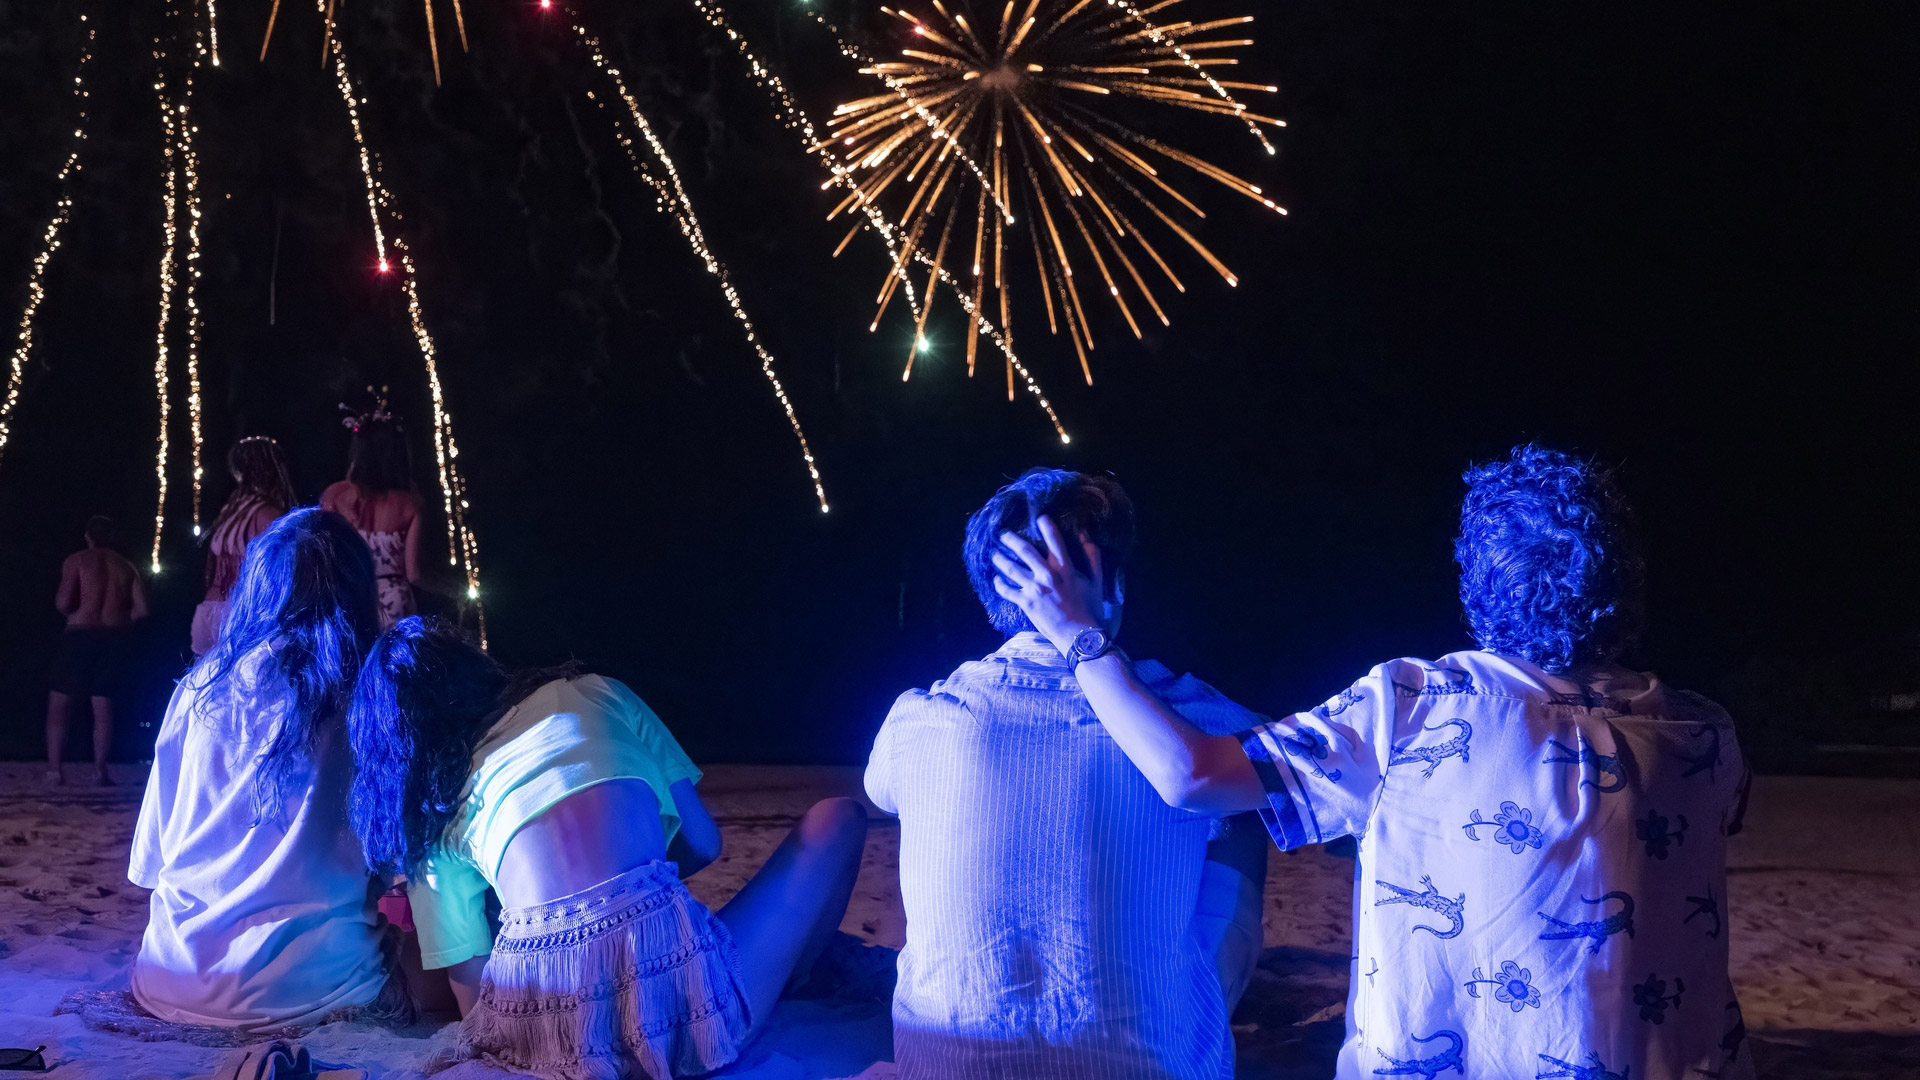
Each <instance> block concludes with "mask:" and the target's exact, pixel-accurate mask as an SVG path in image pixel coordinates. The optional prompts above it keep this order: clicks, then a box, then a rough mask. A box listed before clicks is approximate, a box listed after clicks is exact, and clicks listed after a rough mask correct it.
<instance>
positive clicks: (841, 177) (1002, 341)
mask: <svg viewBox="0 0 1920 1080" xmlns="http://www.w3.org/2000/svg"><path fill="white" fill-rule="evenodd" d="M693 6H694V8H695V9H697V10H698V11H699V12H700V14H701V15H702V16H704V17H705V18H706V20H707V23H708V24H709V25H710V26H712V27H713V28H714V29H715V30H718V31H720V32H721V33H724V34H726V35H727V39H728V40H729V41H731V42H732V43H733V46H734V49H735V50H736V51H737V52H738V53H739V54H740V57H741V59H743V60H745V61H746V64H747V73H748V75H749V76H750V77H752V79H753V81H754V82H755V83H756V84H757V85H759V86H760V88H761V89H763V90H765V91H766V92H767V94H768V96H769V97H770V98H772V100H773V105H774V114H775V116H776V118H777V119H778V120H779V121H780V123H781V125H782V126H784V127H786V128H787V129H788V130H790V131H793V132H794V133H796V134H797V135H799V136H800V138H801V140H802V146H803V148H805V149H806V151H807V152H808V153H809V154H817V155H818V156H819V158H820V161H821V164H822V165H824V166H825V167H826V169H827V171H828V172H829V173H830V174H831V175H830V177H829V179H828V180H827V182H826V183H825V184H822V185H821V187H822V188H823V189H824V188H828V187H836V186H837V187H844V188H846V189H848V190H855V184H854V180H853V174H852V173H851V172H850V171H849V170H848V169H846V168H845V167H844V166H842V165H841V164H840V162H839V161H838V160H836V159H835V158H834V157H833V155H832V154H828V153H823V152H822V151H823V150H824V147H823V146H822V144H821V140H820V136H819V132H818V128H816V127H815V125H814V122H813V120H812V118H811V117H809V116H808V115H807V113H806V110H804V109H802V108H801V107H800V105H799V103H798V102H797V101H796V100H795V99H794V96H793V94H792V93H791V92H790V91H789V90H788V89H787V85H786V83H785V82H784V81H782V80H781V78H780V76H779V75H776V74H775V73H774V72H773V69H772V68H770V67H768V66H767V64H766V63H765V62H764V61H762V60H761V59H760V57H759V56H758V55H756V54H755V53H754V51H753V49H752V47H751V46H749V45H748V44H747V39H746V37H745V36H744V35H743V34H742V33H741V32H740V31H739V30H738V29H737V28H736V27H735V26H734V25H733V22H732V20H731V19H729V18H728V17H727V13H726V10H725V9H724V8H722V7H721V6H720V5H719V3H718V2H717V0H693ZM815 17H816V18H818V16H817V15H816V16H815ZM821 21H822V25H825V26H826V27H827V29H829V30H830V31H832V32H834V33H835V34H836V36H837V35H838V30H837V29H835V28H834V27H833V26H832V25H831V24H828V23H825V22H824V20H821ZM842 47H843V48H848V49H850V47H849V46H845V45H844V44H843V46H842ZM858 209H859V211H860V212H861V214H862V215H863V216H864V217H865V218H866V219H867V226H868V229H869V231H871V232H872V233H873V234H874V235H876V236H878V237H880V239H881V241H882V242H883V243H885V244H886V247H887V257H888V259H889V261H890V263H895V262H897V261H898V259H899V241H900V238H899V235H898V233H897V231H896V230H895V229H894V227H893V226H892V225H891V224H890V223H889V222H888V221H887V218H886V215H884V214H882V213H881V212H880V210H879V208H878V207H877V206H875V205H874V204H873V203H872V202H870V201H863V202H861V203H859V205H858ZM855 231H856V232H857V231H858V229H856V230H855ZM853 236H854V233H853V232H849V233H848V234H847V236H846V238H845V239H843V240H842V241H841V242H840V249H841V250H844V249H845V248H846V246H847V243H848V242H849V241H851V240H852V239H853ZM834 254H836V255H837V254H839V251H835V252H834ZM920 261H921V262H923V263H924V262H926V261H927V259H926V257H925V256H924V255H922V256H921V257H920ZM937 272H938V276H939V280H940V281H941V282H942V283H944V284H946V285H947V286H948V287H949V288H951V289H952V290H953V291H954V295H955V296H956V297H958V298H959V300H960V304H961V307H962V308H963V309H964V310H965V311H966V312H967V314H968V316H969V318H970V322H972V323H973V324H975V325H970V326H969V331H970V332H969V334H968V340H967V374H969V375H971V374H973V365H974V352H975V349H976V348H977V346H978V343H979V338H980V336H982V335H984V336H985V337H987V338H988V340H990V341H992V342H993V344H994V346H995V347H996V348H998V349H999V350H1000V352H1001V354H1002V355H1003V356H1005V357H1006V361H1007V364H1006V368H1007V400H1008V401H1012V400H1014V375H1015V373H1016V372H1017V373H1018V374H1019V377H1020V380H1021V382H1022V384H1023V385H1024V386H1025V387H1026V388H1027V391H1028V392H1029V393H1030V394H1032V395H1033V399H1034V400H1035V401H1036V402H1038V403H1039V405H1040V409H1041V411H1042V412H1044V413H1046V414H1047V420H1048V422H1050V423H1051V424H1052V425H1053V430H1054V432H1055V433H1056V434H1058V435H1059V436H1060V441H1061V442H1062V443H1070V442H1072V441H1073V439H1072V437H1071V436H1069V435H1068V434H1067V429H1066V428H1065V427H1063V426H1061V423H1060V417H1059V414H1057V413H1055V412H1054V409H1053V403H1052V402H1050V401H1048V400H1047V395H1046V393H1045V391H1043V390H1041V389H1040V384H1039V382H1038V381H1036V380H1035V379H1034V377H1033V373H1032V372H1030V371H1028V370H1027V366H1026V365H1025V364H1023V363H1021V362H1020V358H1019V357H1018V356H1017V355H1015V354H1014V351H1013V341H1012V339H1011V336H1010V335H1007V334H1003V333H1002V332H1001V331H1000V330H998V329H996V328H995V327H994V325H993V323H992V322H991V321H990V320H989V319H987V317H986V315H985V314H984V313H983V312H980V310H979V306H978V305H977V304H975V303H974V302H973V301H972V300H971V299H970V298H969V295H968V292H967V291H966V290H964V289H962V288H961V286H960V283H959V282H957V281H955V280H954V279H953V278H952V276H951V275H949V274H947V273H946V272H945V271H944V270H939V271H937ZM901 290H902V291H903V292H904V293H905V294H906V298H907V306H908V308H909V309H910V310H912V312H913V314H914V318H915V320H916V323H917V322H918V321H919V317H920V313H921V308H920V300H919V297H918V295H917V292H916V290H915V289H914V287H913V283H912V282H911V281H908V280H905V279H902V281H901ZM976 325H977V332H974V330H975V326H976ZM919 340H922V339H920V338H918V337H916V342H918V341H919Z"/></svg>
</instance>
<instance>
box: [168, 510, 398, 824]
mask: <svg viewBox="0 0 1920 1080" xmlns="http://www.w3.org/2000/svg"><path fill="white" fill-rule="evenodd" d="M379 629H380V619H379V614H378V603H377V601H376V599H375V594H374V579H373V556H372V554H371V553H369V552H368V551H367V544H366V541H364V540H362V539H361V538H360V534H359V533H358V532H355V531H354V528H353V526H352V525H349V524H348V523H347V520H346V519H345V518H343V517H341V516H340V515H338V514H334V513H330V512H328V511H325V510H320V509H317V508H314V507H307V508H305V509H301V510H295V511H293V512H292V513H290V514H287V515H285V516H283V517H281V518H279V519H278V520H276V521H274V523H273V524H272V525H271V526H269V527H268V528H267V531H266V532H264V533H261V534H260V535H259V536H257V537H255V538H254V540H253V542H252V543H250V544H248V545H247V557H246V561H245V562H243V563H242V564H241V567H240V577H239V580H238V581H236V582H235V583H234V587H233V591H232V592H231V593H229V594H228V608H227V618H226V622H225V624H224V625H223V626H222V628H221V630H220V638H219V640H218V641H216V642H215V643H214V646H213V648H211V649H209V650H207V654H206V655H205V656H203V657H201V658H200V661H199V662H198V663H197V664H195V665H194V667H193V670H192V671H191V672H190V673H189V674H188V679H189V680H190V681H191V682H194V683H196V684H197V692H198V695H199V698H200V700H201V701H202V702H205V701H209V700H212V699H214V698H216V697H218V696H221V695H224V694H227V693H234V692H238V693H241V694H246V695H252V696H256V697H257V696H259V695H261V694H264V693H272V692H279V693H283V694H285V704H286V710H285V716H284V718H283V719H282V720H281V722H280V723H279V724H278V725H277V726H276V727H275V728H274V730H273V731H272V732H270V733H262V734H265V735H266V737H267V745H266V748H265V749H264V750H263V751H262V752H261V762H262V766H263V767H262V769H261V776H262V781H263V782H262V783H261V784H260V786H259V787H258V788H256V789H255V791H254V799H255V805H256V807H257V809H258V811H259V818H260V820H262V821H275V820H278V819H279V818H280V815H281V813H282V812H283V810H284V808H285V807H286V805H287V803H288V801H289V797H290V796H291V795H293V794H294V792H296V791H297V790H298V789H299V788H300V787H301V786H303V785H304V784H305V783H306V782H307V781H308V779H309V778H310V776H311V765H312V762H313V751H314V749H315V747H316V746H317V745H318V743H319V740H320V736H321V734H322V733H323V732H324V731H325V730H326V729H327V728H328V727H329V726H330V725H332V724H334V723H337V722H339V720H340V718H341V715H342V713H343V712H344V710H345V707H346V703H347V699H348V697H349V696H350V694H351V693H352V690H353V684H354V679H355V678H356V677H358V675H359V673H360V657H361V655H362V653H364V652H365V651H366V648H367V646H368V645H369V644H370V643H371V642H372V641H373V637H374V635H375V634H376V633H378V632H379ZM256 654H258V655H260V657H261V659H260V666H259V667H258V668H257V669H250V670H249V671H247V672H246V673H245V674H246V677H247V680H248V681H247V685H245V686H239V685H236V680H237V679H238V678H240V677H241V674H242V672H241V664H242V662H243V661H245V660H247V658H248V657H251V656H254V655H256Z"/></svg>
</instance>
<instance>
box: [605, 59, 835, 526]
mask: <svg viewBox="0 0 1920 1080" xmlns="http://www.w3.org/2000/svg"><path fill="white" fill-rule="evenodd" d="M573 32H574V35H575V36H576V37H578V38H579V39H580V41H581V43H582V44H583V45H585V46H586V48H587V53H588V55H589V56H590V57H591V58H592V59H593V64H594V66H595V67H597V68H599V69H600V70H601V71H602V72H603V73H605V74H606V76H607V78H608V79H609V80H611V81H612V82H613V85H614V89H615V91H616V92H617V93H618V94H619V97H620V100H621V103H622V104H624V105H625V106H626V109H627V115H628V116H629V117H630V118H631V119H632V122H633V126H634V128H635V129H636V130H637V131H639V133H640V136H641V138H643V139H644V140H645V141H646V143H647V148H648V149H649V150H651V151H652V153H653V157H654V159H655V160H656V161H658V162H659V163H660V168H661V170H662V171H663V172H664V173H665V174H666V179H665V180H662V179H660V178H659V177H657V176H654V175H653V173H652V172H651V171H650V170H649V169H647V168H646V167H645V166H644V165H643V164H642V163H641V160H640V157H639V155H638V154H637V153H636V152H635V151H634V148H633V142H632V139H631V138H629V137H627V136H625V135H621V136H620V145H621V148H622V149H624V150H625V151H626V153H627V160H628V161H629V162H630V163H631V164H632V165H633V168H634V171H635V172H637V173H638V174H639V175H640V177H641V179H642V180H644V181H645V182H646V183H647V184H648V185H649V186H650V187H652V188H653V189H654V192H655V194H656V195H657V196H658V197H659V205H660V208H661V209H662V210H664V211H665V212H667V213H669V214H671V215H672V216H673V218H674V221H675V222H676V223H677V224H678V225H679V226H680V235H681V236H683V237H685V238H686V241H687V243H688V244H689V245H690V246H691V247H692V248H693V253H694V255H695V256H696V257H698V258H699V259H700V261H701V263H703V264H704V265H705V266H706V268H707V273H709V274H712V275H714V276H715V277H717V278H719V279H720V291H721V293H722V294H723V295H724V296H725V297H726V300H727V306H728V307H730V308H732V309H733V317H734V318H735V319H737V320H739V322H740V326H741V329H742V330H743V331H744V332H745V333H746V337H747V343H748V344H749V345H752V346H753V351H754V354H755V355H756V356H758V357H759V359H760V372H761V374H763V375H765V376H766V377H767V382H768V383H769V384H770V385H771V386H772V387H773V396H774V397H775V398H776V399H777V400H778V401H779V402H780V407H781V409H782V410H784V411H785V413H786V415H787V423H788V424H789V425H790V426H791V427H792V428H793V435H794V438H796V439H798V440H799V442H800V456H801V458H802V459H803V460H804V461H805V462H806V466H807V475H808V476H809V477H811V478H812V480H813V494H814V498H815V499H817V500H819V503H820V512H821V513H823V514H824V513H826V512H827V492H826V488H825V487H823V486H822V484H821V481H820V469H819V467H818V466H817V465H816V464H815V463H814V457H813V449H812V447H810V446H808V445H807V433H806V432H805V431H804V430H803V429H802V428H801V427H800V417H799V415H798V414H797V413H796V412H795V411H794V408H793V401H792V399H791V398H789V397H788V396H787V390H786V387H785V386H783V385H781V382H780V376H779V375H778V374H776V373H775V372H774V369H773V354H772V353H770V352H768V351H767V349H766V346H764V345H762V344H761V343H760V335H759V333H758V332H757V331H755V330H754V327H753V320H752V319H750V318H749V317H748V316H747V310H746V307H745V306H744V305H743V304H742V302H741V300H740V294H739V292H738V291H737V290H736V289H735V288H734V287H733V279H732V277H731V276H730V275H728V273H727V268H726V266H725V265H724V264H722V263H721V262H720V259H719V257H718V256H716V255H715V254H714V253H713V249H712V248H711V247H710V246H709V245H708V244H707V238H706V235H705V234H704V233H703V232H702V231H701V228H700V219H699V218H698V217H696V216H695V215H694V212H693V201H692V200H691V199H689V198H688V197H687V191H686V188H685V187H684V186H683V185H682V184H681V183H680V170H679V169H678V168H676V167H675V166H674V164H673V159H672V158H671V157H669V156H668V154H667V148H666V146H665V145H664V144H663V143H661V141H660V138H659V136H657V135H656V134H654V130H653V125H652V124H649V123H648V122H647V118H646V115H645V114H644V113H642V112H641V111H640V103H639V101H638V100H636V99H635V98H634V96H633V94H632V92H630V91H629V90H628V89H627V84H626V80H625V79H623V78H622V77H621V75H620V69H619V68H617V67H614V66H613V64H612V63H611V62H610V61H609V60H608V59H607V56H606V52H605V51H604V50H603V49H602V48H601V47H600V40H599V39H598V38H596V37H594V36H593V35H592V34H591V33H589V32H588V31H587V29H586V27H584V26H580V25H578V24H575V25H574V27H573ZM594 100H595V101H596V102H598V100H599V99H598V98H597V97H595V98H594Z"/></svg>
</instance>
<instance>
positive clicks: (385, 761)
mask: <svg viewBox="0 0 1920 1080" xmlns="http://www.w3.org/2000/svg"><path fill="white" fill-rule="evenodd" d="M580 674H581V669H580V667H579V666H578V665H577V664H567V665H563V666H560V667H552V668H540V669H534V670H529V671H524V672H519V673H512V672H509V671H507V670H506V669H505V668H503V667H501V666H500V665H499V664H498V663H496V662H495V661H494V659H493V658H492V657H490V656H488V655H487V654H486V653H484V652H482V651H481V650H480V646H479V645H478V644H476V643H475V642H474V640H473V639H472V638H471V637H470V636H468V634H467V633H466V632H465V631H464V630H461V629H459V628H458V627H456V626H452V625H450V624H447V623H443V622H439V621H435V620H427V619H422V618H421V617H419V616H417V615H414V616H410V617H408V618H405V619H401V620H400V621H399V622H397V623H395V624H393V626H392V628H390V629H389V630H387V632H386V633H384V634H382V635H380V639H379V640H378V641H376V642H374V645H373V648H372V649H371V650H370V651H369V652H368V653H367V662H366V665H365V666H364V667H363V668H362V669H361V671H360V680H359V683H358V684H357V685H356V686H355V687H354V691H353V703H352V705H351V706H350V707H349V708H348V710H347V736H348V739H349V740H350V741H351V743H352V745H353V765H354V773H353V795H352V802H351V817H352V820H353V831H354V835H356V836H358V837H359V838H360V850H361V853H362V854H363V855H365V857H366V860H367V867H368V869H370V870H372V871H374V872H375V873H378V874H404V873H408V872H410V871H411V870H412V869H413V867H415V866H417V865H419V863H420V860H421V859H422V858H424V857H425V856H426V854H427V850H428V849H429V848H431V847H432V846H433V845H434V844H436V843H438V842H439V839H440V835H441V834H442V833H443V832H445V831H446V828H447V823H448V822H449V821H451V820H452V819H453V815H454V812H455V810H456V808H457V807H458V806H459V804H460V796H461V793H462V792H463V791H464V790H465V788H466V785H467V774H468V772H469V770H470V768H471V766H472V759H473V748H474V745H475V744H476V743H478V742H479V741H480V737H481V736H482V735H484V734H486V731H487V729H488V728H489V727H491V726H492V725H493V724H494V722H495V721H497V720H498V719H499V718H500V717H501V715H502V714H503V713H505V711H506V710H507V709H508V708H509V707H510V706H512V705H513V704H515V703H516V702H519V701H520V700H521V699H523V698H525V697H526V696H527V695H528V694H531V693H532V692H533V691H535V690H537V689H539V688H540V687H541V686H543V685H545V684H547V683H549V682H552V681H554V680H555V679H570V678H574V677H576V676H578V675H580Z"/></svg>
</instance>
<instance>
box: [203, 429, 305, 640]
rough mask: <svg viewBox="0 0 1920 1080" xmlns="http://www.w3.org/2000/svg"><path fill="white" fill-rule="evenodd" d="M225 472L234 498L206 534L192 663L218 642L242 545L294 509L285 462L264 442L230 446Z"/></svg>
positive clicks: (254, 440) (244, 548) (277, 446)
mask: <svg viewBox="0 0 1920 1080" xmlns="http://www.w3.org/2000/svg"><path fill="white" fill-rule="evenodd" d="M227 472H228V474H229V475H231V476H232V477H233V494H231V495H229V496H227V502H226V505H225V506H222V507H221V508H220V513H219V514H218V515H217V516H216V517H215V518H214V519H213V525H212V527H211V528H209V529H208V530H207V592H206V596H205V597H204V598H203V599H202V600H201V601H200V606H199V607H197V608H195V609H194V611H193V638H192V640H193V655H194V658H195V659H199V658H200V657H202V656H204V655H206V652H207V650H208V649H211V648H213V643H214V640H215V639H216V638H218V637H219V636H220V624H221V621H222V620H224V619H225V618H226V616H227V593H228V591H229V590H231V589H232V588H233V583H234V581H235V579H237V578H238V577H239V576H240V563H241V560H243V559H245V558H246V556H247V545H248V544H250V543H252V542H253V538H254V537H256V536H259V535H260V534H261V533H263V532H266V531H267V526H269V525H271V524H273V521H274V519H275V518H277V517H279V516H280V515H282V514H284V513H286V512H287V511H288V510H290V509H292V507H293V481H292V480H291V479H289V478H288V477H287V456H286V454H285V453H284V452H282V451H281V449H280V444H279V443H277V442H275V441H273V440H272V439H270V438H268V437H267V436H265V435H253V436H249V437H248V438H245V439H241V440H240V441H239V442H237V443H234V444H233V449H231V450H229V451H227Z"/></svg>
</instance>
